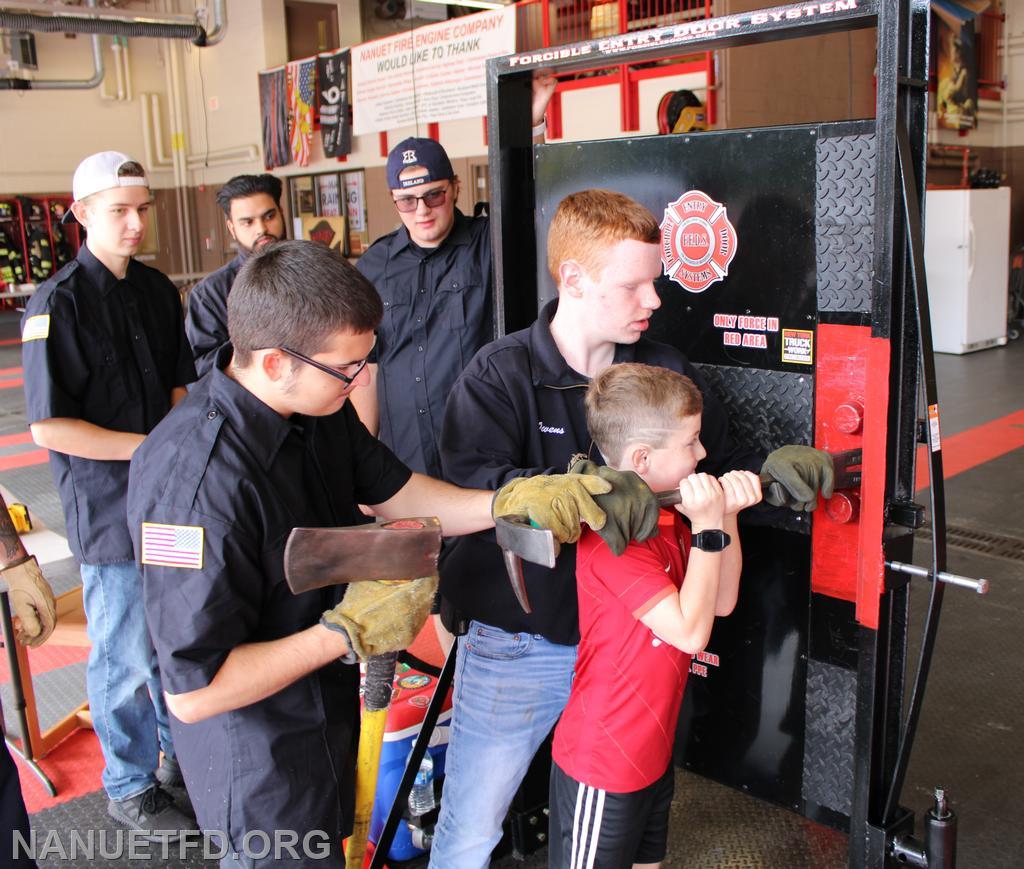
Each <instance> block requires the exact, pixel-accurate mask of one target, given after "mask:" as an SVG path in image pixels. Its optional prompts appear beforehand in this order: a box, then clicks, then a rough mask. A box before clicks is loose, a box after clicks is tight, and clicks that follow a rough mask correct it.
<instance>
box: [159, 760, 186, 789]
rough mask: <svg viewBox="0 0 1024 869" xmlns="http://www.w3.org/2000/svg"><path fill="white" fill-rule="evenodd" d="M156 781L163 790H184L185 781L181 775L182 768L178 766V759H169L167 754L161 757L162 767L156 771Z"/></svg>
mask: <svg viewBox="0 0 1024 869" xmlns="http://www.w3.org/2000/svg"><path fill="white" fill-rule="evenodd" d="M156 780H157V782H158V783H159V785H160V787H162V788H178V789H180V788H183V787H185V779H184V777H183V776H182V774H181V767H180V766H178V761H177V759H176V758H173V757H168V756H167V755H166V754H164V755H161V757H160V766H159V767H158V768H157V771H156Z"/></svg>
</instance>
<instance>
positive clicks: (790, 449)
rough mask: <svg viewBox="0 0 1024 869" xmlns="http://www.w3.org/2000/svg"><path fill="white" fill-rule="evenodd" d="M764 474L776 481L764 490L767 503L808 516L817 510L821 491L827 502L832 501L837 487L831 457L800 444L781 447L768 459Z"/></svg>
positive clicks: (762, 471)
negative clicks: (833, 490)
mask: <svg viewBox="0 0 1024 869" xmlns="http://www.w3.org/2000/svg"><path fill="white" fill-rule="evenodd" d="M761 473H762V474H767V475H768V476H770V477H772V478H773V479H774V481H775V482H773V483H769V484H768V485H767V487H765V489H764V499H765V501H767V502H768V503H769V504H771V505H772V506H773V507H789V508H790V509H792V510H795V511H797V512H800V511H801V510H804V511H806V512H808V513H809V512H811V511H812V510H814V509H815V508H816V507H817V506H818V490H819V489H820V490H821V496H822V497H823V498H825V499H826V500H828V499H829V498H831V497H832V488H833V484H834V483H835V471H834V469H833V467H832V456H830V455H829V454H828V453H826V452H823V451H822V450H816V449H815V448H814V447H805V446H800V445H798V444H790V445H789V446H785V447H779V448H778V449H777V450H775V451H774V452H773V453H770V454H769V456H768V458H767V459H765V461H764V465H763V466H762V467H761Z"/></svg>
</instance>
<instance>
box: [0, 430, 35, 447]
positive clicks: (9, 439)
mask: <svg viewBox="0 0 1024 869" xmlns="http://www.w3.org/2000/svg"><path fill="white" fill-rule="evenodd" d="M30 443H32V432H29V431H23V432H18V434H9V435H0V447H13V446H15V445H16V444H30Z"/></svg>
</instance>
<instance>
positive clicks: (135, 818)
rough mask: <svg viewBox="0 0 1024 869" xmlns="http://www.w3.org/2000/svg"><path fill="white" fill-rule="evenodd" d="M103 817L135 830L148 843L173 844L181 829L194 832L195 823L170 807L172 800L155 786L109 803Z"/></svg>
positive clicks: (179, 836)
mask: <svg viewBox="0 0 1024 869" xmlns="http://www.w3.org/2000/svg"><path fill="white" fill-rule="evenodd" d="M107 814H108V815H110V817H111V818H113V819H114V820H115V821H116V822H117V823H118V824H120V825H121V826H122V827H127V828H128V829H129V830H138V831H139V832H140V833H141V834H142V837H143V838H144V839H147V840H148V841H150V842H175V841H177V840H178V839H180V838H181V834H182V832H183V831H184V830H197V829H198V827H197V826H196V822H195V821H193V820H191V819H190V818H188V817H187V816H186V815H184V814H183V813H182V812H181V811H179V809H178V808H177V807H176V806H175V805H174V797H172V796H171V795H170V794H169V793H167V791H165V790H163V789H162V788H161V787H160V786H159V785H153V787H151V788H150V789H149V790H146V791H143V792H142V793H141V794H136V795H135V796H134V797H128V798H127V799H124V800H110V801H109V802H108V803H107Z"/></svg>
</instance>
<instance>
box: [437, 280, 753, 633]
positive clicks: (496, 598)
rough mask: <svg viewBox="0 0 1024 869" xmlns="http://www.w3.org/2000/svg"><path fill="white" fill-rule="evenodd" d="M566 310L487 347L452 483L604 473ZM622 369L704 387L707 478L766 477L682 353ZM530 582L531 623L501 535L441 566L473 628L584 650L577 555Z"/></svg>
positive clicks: (458, 435) (494, 484)
mask: <svg viewBox="0 0 1024 869" xmlns="http://www.w3.org/2000/svg"><path fill="white" fill-rule="evenodd" d="M557 305H558V302H557V300H554V301H551V302H549V303H548V304H547V305H546V306H545V307H544V308H543V309H542V310H541V313H540V316H539V317H538V318H537V320H536V322H534V324H533V325H532V326H530V327H529V328H528V329H524V330H522V331H520V332H514V333H512V334H511V335H506V336H505V337H504V338H501V339H499V340H498V341H495V342H493V343H491V344H489V345H488V346H486V347H485V348H484V349H483V350H481V351H480V352H479V353H478V354H477V356H476V358H474V359H473V361H472V362H471V363H470V364H469V367H468V368H467V369H466V370H465V372H463V374H462V376H461V377H460V378H459V381H458V383H456V384H455V388H454V389H453V390H452V394H451V398H449V400H448V408H447V410H446V412H445V420H444V428H443V430H442V434H441V459H442V461H443V463H444V477H445V479H446V480H449V481H451V482H453V483H455V484H456V485H459V486H464V487H468V488H478V489H497V488H498V487H499V486H501V485H503V484H504V483H507V482H508V481H509V480H511V479H513V478H514V477H525V476H533V475H535V474H549V473H554V474H564V473H565V472H566V471H567V470H568V469H569V467H570V466H571V465H572V464H573V463H574V462H575V461H576V460H577V459H579V458H590V459H591V460H593V461H594V462H596V463H598V464H604V459H603V458H602V457H601V453H600V451H599V450H598V449H597V447H596V446H594V445H593V442H592V441H591V439H590V434H589V432H588V431H587V418H586V410H585V407H584V404H583V398H584V395H585V394H586V391H587V386H588V385H589V382H590V381H589V380H588V379H587V378H586V377H584V376H583V375H582V374H580V373H579V372H577V371H574V370H573V369H572V368H570V367H569V365H568V364H566V361H565V359H564V358H563V357H562V354H561V353H560V352H559V350H558V347H557V346H556V344H555V341H554V338H553V337H552V335H551V326H550V323H551V318H552V317H553V316H554V313H555V310H556V309H557ZM614 362H643V363H646V364H648V365H661V366H662V367H664V368H671V369H672V370H674V371H678V372H680V373H682V374H685V375H686V376H687V377H690V378H691V379H692V380H693V381H694V382H695V383H696V384H697V386H698V388H699V389H700V391H701V393H702V395H703V397H704V413H703V418H702V420H701V442H702V443H703V444H704V446H705V448H706V449H707V451H708V455H707V458H706V459H705V460H704V461H703V462H702V463H701V465H700V470H701V471H705V472H707V473H710V474H716V475H719V474H722V473H724V472H725V471H726V470H728V469H730V468H748V469H755V468H758V467H760V460H759V459H758V458H757V457H756V456H754V455H752V454H750V453H748V452H746V451H743V450H741V449H740V448H739V447H737V445H736V444H735V443H734V441H733V440H732V438H731V437H730V435H729V425H728V420H727V418H726V415H725V410H724V408H723V407H722V405H721V403H720V402H719V401H718V399H716V398H715V396H714V394H713V393H711V392H710V391H709V389H708V387H707V384H706V382H705V381H704V379H703V378H702V377H701V375H700V374H699V373H698V372H697V370H696V369H695V368H694V367H693V366H692V365H691V364H690V363H689V361H688V360H687V359H686V357H685V356H683V354H682V353H680V352H679V351H678V350H676V349H675V348H673V347H669V346H668V345H667V344H661V343H658V342H656V341H650V340H648V339H646V338H641V339H640V340H639V341H638V342H637V343H635V344H619V345H617V346H616V348H615V356H614V360H613V363H614ZM523 575H524V578H525V580H526V586H527V593H528V595H529V598H530V604H531V605H532V607H533V613H532V614H529V615H528V614H526V613H525V612H523V609H522V607H521V606H519V603H518V602H517V601H516V598H515V595H514V593H513V592H512V586H511V584H510V583H509V580H508V574H507V572H506V570H505V566H504V563H503V561H502V557H501V550H500V549H499V548H498V546H497V545H496V543H495V542H494V533H493V532H480V533H478V534H473V535H469V536H466V537H457V538H455V539H454V540H452V541H451V542H450V543H449V546H448V551H447V552H446V557H445V559H444V560H443V561H442V564H441V594H442V595H443V597H444V598H445V599H446V601H447V602H448V603H449V604H451V605H452V606H453V607H454V608H455V610H457V611H458V612H459V613H460V614H461V615H462V617H464V618H467V619H477V620H479V621H482V622H484V623H486V624H489V625H494V626H495V627H498V628H501V629H503V630H506V631H512V632H516V631H524V632H526V633H530V634H540V635H542V636H543V637H545V638H547V639H548V640H550V641H552V642H555V643H562V644H566V645H569V644H573V643H577V642H578V641H579V627H578V624H577V622H578V610H577V601H576V547H575V545H573V546H562V549H561V554H560V555H559V557H558V560H557V562H556V564H555V567H554V568H553V569H551V570H548V569H547V568H543V567H539V566H537V565H534V564H528V563H524V564H523Z"/></svg>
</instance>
